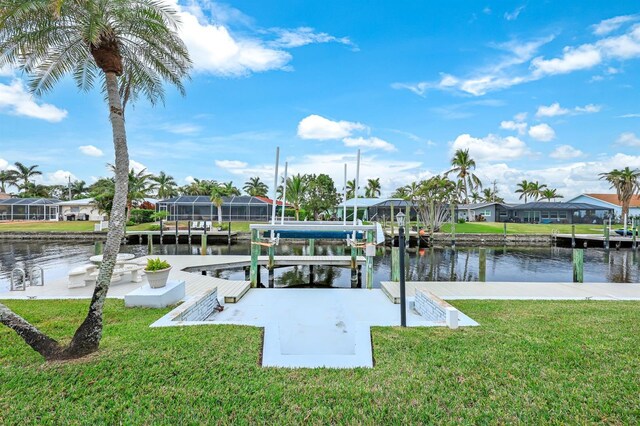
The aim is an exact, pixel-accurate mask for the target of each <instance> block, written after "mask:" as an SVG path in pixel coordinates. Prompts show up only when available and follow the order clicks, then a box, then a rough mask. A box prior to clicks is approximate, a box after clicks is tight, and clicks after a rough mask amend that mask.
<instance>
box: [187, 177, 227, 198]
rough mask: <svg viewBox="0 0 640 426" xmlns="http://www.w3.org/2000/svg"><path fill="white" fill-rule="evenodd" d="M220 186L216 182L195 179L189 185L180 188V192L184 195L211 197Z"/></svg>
mask: <svg viewBox="0 0 640 426" xmlns="http://www.w3.org/2000/svg"><path fill="white" fill-rule="evenodd" d="M217 186H219V184H218V182H216V181H215V180H208V179H202V180H200V179H198V178H195V179H193V182H191V183H190V184H189V185H186V186H183V187H181V188H180V192H182V194H184V195H211V192H212V191H213V190H214V188H215V187H217Z"/></svg>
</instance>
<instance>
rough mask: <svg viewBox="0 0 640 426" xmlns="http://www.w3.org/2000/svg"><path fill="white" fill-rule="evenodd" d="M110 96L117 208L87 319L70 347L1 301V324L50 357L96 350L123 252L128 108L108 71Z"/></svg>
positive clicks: (73, 356)
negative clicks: (61, 343)
mask: <svg viewBox="0 0 640 426" xmlns="http://www.w3.org/2000/svg"><path fill="white" fill-rule="evenodd" d="M106 82H107V95H108V98H109V110H110V119H111V127H112V129H113V144H114V147H115V153H116V159H115V164H116V188H115V195H114V197H113V209H112V210H111V215H110V221H109V232H108V233H107V242H106V243H105V246H104V254H103V262H102V263H101V265H100V272H99V273H98V279H97V280H96V287H95V290H94V292H93V298H92V299H91V304H90V306H89V312H88V314H87V317H86V318H85V320H84V322H83V323H82V324H81V325H80V327H78V329H77V330H76V333H75V335H74V336H73V339H72V340H71V343H70V344H69V346H67V347H66V348H63V347H62V346H60V344H59V343H58V342H57V341H56V340H54V339H52V338H50V337H49V336H47V335H46V334H44V333H42V332H41V331H40V330H38V329H37V328H36V327H34V326H32V325H31V324H29V322H27V321H26V320H25V319H24V318H22V317H20V316H19V315H17V314H15V313H14V312H12V311H11V310H10V309H9V308H8V307H7V306H5V305H3V304H1V303H0V323H1V324H4V325H6V326H7V327H9V328H11V329H12V330H14V331H15V332H16V333H18V335H19V336H20V337H22V339H24V341H25V342H26V343H27V344H28V345H29V346H31V347H32V348H33V349H34V350H35V351H37V352H38V353H39V354H41V355H42V356H43V357H44V358H45V359H46V360H48V361H50V360H56V359H72V358H79V357H81V356H84V355H87V354H90V353H92V352H95V351H96V350H97V349H98V346H99V344H100V339H101V338H102V310H103V307H104V301H105V299H106V297H107V291H108V290H109V284H110V283H111V275H112V273H113V268H114V266H115V263H116V257H117V255H118V252H119V251H120V242H121V240H122V237H123V236H124V219H125V210H126V206H127V192H128V188H127V187H128V184H129V172H128V170H129V154H128V152H127V137H126V132H125V127H124V110H123V108H122V102H121V100H120V94H119V92H118V80H117V78H116V75H115V74H114V73H113V72H107V73H106Z"/></svg>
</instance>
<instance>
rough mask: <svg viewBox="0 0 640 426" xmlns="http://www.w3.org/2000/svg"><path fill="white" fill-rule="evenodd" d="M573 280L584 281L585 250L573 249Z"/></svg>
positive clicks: (575, 281)
mask: <svg viewBox="0 0 640 426" xmlns="http://www.w3.org/2000/svg"><path fill="white" fill-rule="evenodd" d="M573 282H574V283H582V282H584V250H583V249H573Z"/></svg>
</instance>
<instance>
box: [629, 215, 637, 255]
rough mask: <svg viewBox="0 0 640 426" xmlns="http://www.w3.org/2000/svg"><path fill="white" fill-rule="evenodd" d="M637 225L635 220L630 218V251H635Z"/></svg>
mask: <svg viewBox="0 0 640 426" xmlns="http://www.w3.org/2000/svg"><path fill="white" fill-rule="evenodd" d="M637 227H638V225H637V224H636V220H635V218H633V217H632V218H631V248H632V249H634V250H635V249H636V248H637V245H636V233H637V229H636V228H637Z"/></svg>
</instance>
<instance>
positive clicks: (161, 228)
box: [160, 219, 164, 245]
mask: <svg viewBox="0 0 640 426" xmlns="http://www.w3.org/2000/svg"><path fill="white" fill-rule="evenodd" d="M163 235H164V225H163V222H162V219H160V244H161V245H162V244H163V241H162V237H163Z"/></svg>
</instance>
